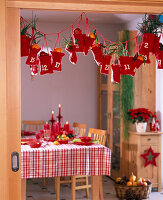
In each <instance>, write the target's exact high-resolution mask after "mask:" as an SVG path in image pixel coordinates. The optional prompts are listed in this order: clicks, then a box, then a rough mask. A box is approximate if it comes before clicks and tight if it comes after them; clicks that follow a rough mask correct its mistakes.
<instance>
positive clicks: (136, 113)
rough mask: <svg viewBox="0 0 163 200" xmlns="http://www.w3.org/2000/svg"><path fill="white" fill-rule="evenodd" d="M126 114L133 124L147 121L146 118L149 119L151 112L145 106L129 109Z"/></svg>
mask: <svg viewBox="0 0 163 200" xmlns="http://www.w3.org/2000/svg"><path fill="white" fill-rule="evenodd" d="M128 115H129V120H130V121H132V123H133V124H134V123H136V122H147V121H148V120H151V119H152V115H153V114H152V112H151V111H150V110H148V109H147V108H135V109H129V111H128Z"/></svg>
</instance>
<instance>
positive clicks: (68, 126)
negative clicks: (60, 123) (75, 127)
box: [64, 122, 70, 132]
mask: <svg viewBox="0 0 163 200" xmlns="http://www.w3.org/2000/svg"><path fill="white" fill-rule="evenodd" d="M64 130H65V131H67V132H68V131H69V130H70V124H69V123H68V122H66V124H64Z"/></svg>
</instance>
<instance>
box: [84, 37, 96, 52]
mask: <svg viewBox="0 0 163 200" xmlns="http://www.w3.org/2000/svg"><path fill="white" fill-rule="evenodd" d="M94 41H95V38H90V36H85V37H84V54H85V55H87V54H88V52H89V50H90V48H91V46H92V45H93V43H94Z"/></svg>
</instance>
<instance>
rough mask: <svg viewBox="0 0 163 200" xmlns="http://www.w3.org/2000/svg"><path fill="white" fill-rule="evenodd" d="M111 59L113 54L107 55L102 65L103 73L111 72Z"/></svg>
mask: <svg viewBox="0 0 163 200" xmlns="http://www.w3.org/2000/svg"><path fill="white" fill-rule="evenodd" d="M110 61H111V56H109V55H105V56H104V62H103V64H102V66H101V74H109V65H110Z"/></svg>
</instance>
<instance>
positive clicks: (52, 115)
mask: <svg viewBox="0 0 163 200" xmlns="http://www.w3.org/2000/svg"><path fill="white" fill-rule="evenodd" d="M51 120H52V121H53V120H54V111H53V110H52V119H51Z"/></svg>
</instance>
